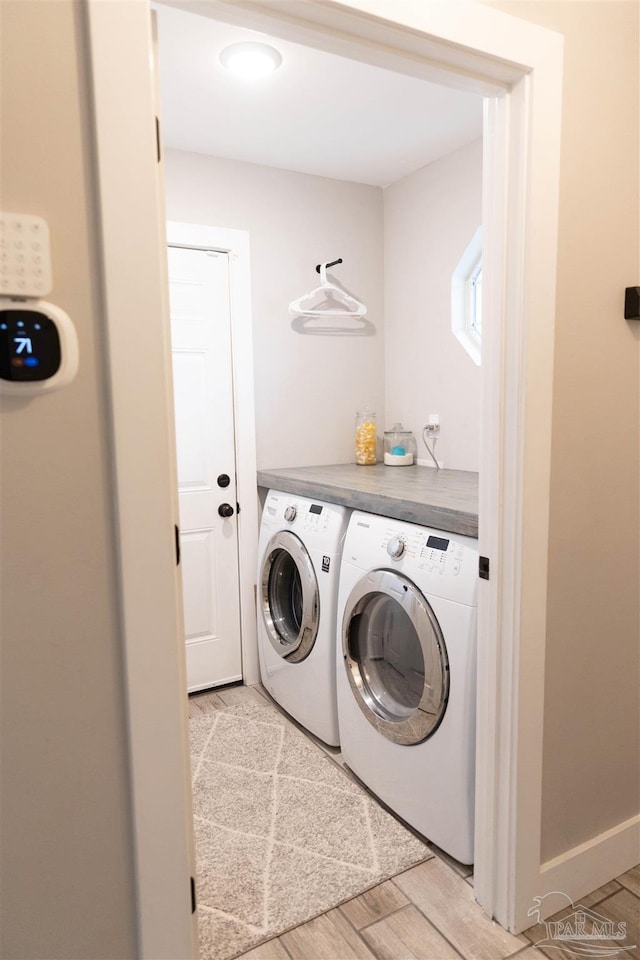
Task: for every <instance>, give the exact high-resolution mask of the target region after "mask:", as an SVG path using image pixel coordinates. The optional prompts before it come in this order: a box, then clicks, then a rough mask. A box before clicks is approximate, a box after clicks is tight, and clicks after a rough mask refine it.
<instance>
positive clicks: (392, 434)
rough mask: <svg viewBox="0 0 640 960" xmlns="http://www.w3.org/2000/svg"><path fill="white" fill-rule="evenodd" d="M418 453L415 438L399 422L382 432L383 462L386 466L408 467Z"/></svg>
mask: <svg viewBox="0 0 640 960" xmlns="http://www.w3.org/2000/svg"><path fill="white" fill-rule="evenodd" d="M417 453H418V447H417V444H416V438H415V437H414V435H413V434H412V433H411V430H405V429H404V427H403V426H402V424H401V423H394V425H393V427H392V428H391V430H385V432H384V462H385V463H386V465H387V466H388V467H408V466H409V464H411V463H413V461H414V459H415V457H416V456H417Z"/></svg>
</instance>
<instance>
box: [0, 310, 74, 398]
mask: <svg viewBox="0 0 640 960" xmlns="http://www.w3.org/2000/svg"><path fill="white" fill-rule="evenodd" d="M77 370H78V338H77V335H76V331H75V327H74V326H73V323H72V322H71V320H70V319H69V317H68V316H67V314H66V313H65V312H64V311H63V310H61V309H60V308H59V307H55V306H54V305H53V304H52V303H46V302H45V301H44V300H28V301H27V300H25V301H20V300H12V299H10V298H9V297H0V393H4V394H11V395H13V396H34V395H36V394H38V393H46V392H48V391H50V390H57V389H58V388H59V387H64V386H66V385H67V384H68V383H70V382H71V381H72V380H73V378H74V377H75V375H76V372H77Z"/></svg>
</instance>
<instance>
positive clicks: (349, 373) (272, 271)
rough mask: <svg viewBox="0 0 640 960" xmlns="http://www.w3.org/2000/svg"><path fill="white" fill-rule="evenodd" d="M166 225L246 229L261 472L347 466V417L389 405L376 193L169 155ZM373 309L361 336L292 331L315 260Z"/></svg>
mask: <svg viewBox="0 0 640 960" xmlns="http://www.w3.org/2000/svg"><path fill="white" fill-rule="evenodd" d="M165 161H166V196H167V215H168V218H169V219H170V220H176V221H181V222H186V223H200V224H208V225H210V226H217V227H233V228H236V229H243V230H248V231H249V233H250V243H251V274H252V299H253V348H254V356H255V400H256V444H257V464H258V469H260V468H267V467H287V466H311V465H313V464H327V463H346V462H349V461H353V458H354V450H353V437H354V416H355V412H356V409H358V408H359V407H360V405H361V404H363V403H369V404H373V406H374V409H376V411H377V413H378V415H379V418H380V421H382V417H383V402H384V334H383V242H382V191H381V190H380V189H379V188H377V187H370V186H364V185H361V184H354V183H345V182H342V181H340V180H330V179H326V178H323V177H315V176H308V175H306V174H299V173H290V172H288V171H285V170H277V169H274V168H270V167H262V166H258V165H255V164H250V163H241V162H237V161H232V160H222V159H217V158H213V157H206V156H202V155H200V154H194V153H184V152H181V151H175V150H167V152H166V156H165ZM337 257H342V258H343V260H344V263H343V264H341V265H340V266H338V267H335V268H333V270H332V271H330V273H332V272H334V271H335V272H334V275H335V277H336V278H337V279H338V280H339V281H340V282H342V283H343V284H344V286H345V287H346V288H347V289H348V290H349V291H350V292H351V293H353V294H354V295H355V296H357V297H358V299H360V300H362V301H363V302H364V303H365V304H366V305H367V307H368V309H369V312H368V315H367V320H368V321H370V323H369V324H368V325H367V327H366V332H367V335H366V336H354V335H349V336H343V335H338V334H334V335H329V336H317V335H314V336H311V335H309V334H307V333H301V332H299V331H298V330H297V329H294V326H293V325H292V324H293V320H292V317H290V316H289V313H288V305H289V302H290V301H291V300H293V299H295V298H297V297H299V296H301V295H302V294H304V293H306V292H307V291H309V290H311V289H312V288H313V287H315V286H317V285H318V284H319V282H320V278H319V276H318V274H317V273H316V272H315V265H316V264H317V263H320V262H321V261H327V260H333V259H336V258H337Z"/></svg>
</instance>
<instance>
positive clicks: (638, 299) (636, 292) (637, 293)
mask: <svg viewBox="0 0 640 960" xmlns="http://www.w3.org/2000/svg"><path fill="white" fill-rule="evenodd" d="M624 318H625V320H640V287H627V288H626V290H625V291H624Z"/></svg>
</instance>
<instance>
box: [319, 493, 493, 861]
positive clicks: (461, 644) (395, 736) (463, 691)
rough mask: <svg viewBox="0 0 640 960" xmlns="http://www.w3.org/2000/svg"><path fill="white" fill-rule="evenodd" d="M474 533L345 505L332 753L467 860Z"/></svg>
mask: <svg viewBox="0 0 640 960" xmlns="http://www.w3.org/2000/svg"><path fill="white" fill-rule="evenodd" d="M477 580H478V549H477V541H476V540H474V539H471V538H469V537H462V536H458V535H455V534H449V533H443V532H442V531H438V530H431V529H428V528H426V527H421V526H417V525H415V524H412V523H404V522H402V521H399V520H388V519H386V518H384V517H378V516H374V515H373V514H368V513H360V512H354V513H353V514H352V515H351V521H350V524H349V529H348V532H347V536H346V538H345V542H344V548H343V554H342V566H341V573H340V590H339V595H338V620H337V624H338V626H337V633H338V638H337V641H338V656H337V690H338V721H339V725H340V741H341V747H342V754H343V757H344V759H345V762H346V763H347V765H348V766H349V767H350V768H351V769H352V770H353V772H354V773H355V774H356V775H357V776H358V777H359V778H360V779H361V780H362V781H363V782H364V783H365V784H366V785H367V786H368V787H369V789H370V790H372V792H373V793H375V794H376V796H378V797H379V798H380V799H381V800H382V801H383V802H384V803H386V804H387V805H388V806H389V807H391V809H392V810H394V811H395V812H396V813H397V814H398V816H400V817H402V819H403V820H405V821H406V822H407V823H409V824H411V826H413V827H414V828H415V829H416V830H418V831H419V832H420V833H421V834H423V835H424V836H425V837H426V838H427V839H428V840H431V841H433V843H435V844H437V845H438V846H439V847H441V848H442V849H443V850H445V851H446V852H447V853H449V854H451V856H453V857H455V859H456V860H459V861H460V862H461V863H472V862H473V827H474V787H475V703H476V697H475V682H476V653H475V651H476V596H477Z"/></svg>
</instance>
